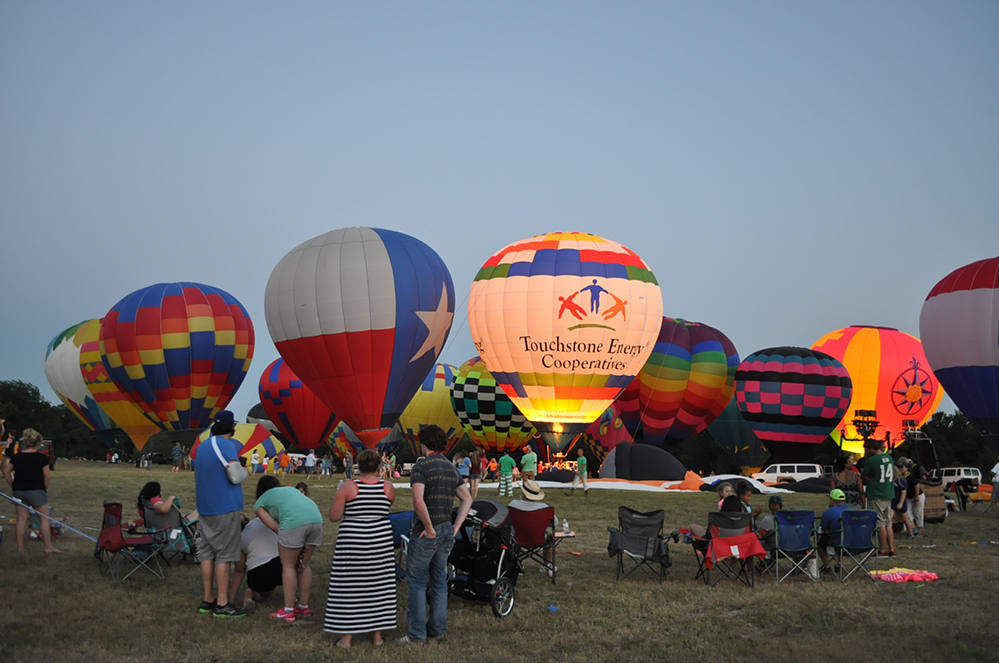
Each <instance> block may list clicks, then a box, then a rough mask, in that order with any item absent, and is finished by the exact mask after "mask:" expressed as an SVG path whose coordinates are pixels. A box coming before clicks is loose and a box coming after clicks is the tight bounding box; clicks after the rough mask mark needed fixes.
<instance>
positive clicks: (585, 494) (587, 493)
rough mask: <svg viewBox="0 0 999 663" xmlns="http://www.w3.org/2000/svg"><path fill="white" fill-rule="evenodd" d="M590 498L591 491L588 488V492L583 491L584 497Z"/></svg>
mask: <svg viewBox="0 0 999 663" xmlns="http://www.w3.org/2000/svg"><path fill="white" fill-rule="evenodd" d="M589 496H590V489H589V488H587V489H586V490H584V491H583V497H589Z"/></svg>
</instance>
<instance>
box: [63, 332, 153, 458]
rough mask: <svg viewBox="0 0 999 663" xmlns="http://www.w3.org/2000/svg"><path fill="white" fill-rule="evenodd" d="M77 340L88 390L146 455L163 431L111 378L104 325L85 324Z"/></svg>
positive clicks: (82, 372)
mask: <svg viewBox="0 0 999 663" xmlns="http://www.w3.org/2000/svg"><path fill="white" fill-rule="evenodd" d="M77 336H78V338H79V339H80V341H81V343H80V373H81V375H83V381H84V383H86V385H87V390H88V391H89V392H90V394H91V395H92V396H93V397H94V400H95V401H97V404H98V405H100V406H101V409H102V410H104V411H105V412H106V413H107V414H108V416H109V417H111V418H112V419H113V420H114V422H115V423H116V424H117V425H118V427H119V428H121V429H122V430H123V431H124V432H125V434H126V435H128V437H129V439H131V440H132V444H134V445H135V448H136V449H138V450H139V451H142V448H143V447H144V446H146V442H148V441H149V437H150V436H151V435H153V434H154V433H158V432H159V431H160V427H159V426H157V425H156V424H154V423H153V422H152V421H150V420H149V419H148V418H147V417H146V415H145V414H143V413H142V410H140V409H139V406H138V405H136V404H134V403H133V402H132V401H131V400H129V398H128V396H126V395H125V392H123V391H122V390H121V389H120V388H119V387H118V385H116V384H115V383H114V380H112V379H111V376H110V375H108V371H107V368H106V367H105V366H104V362H102V361H101V348H100V336H101V321H100V320H96V319H95V320H87V321H86V322H84V323H82V324H81V325H80V329H79V330H77Z"/></svg>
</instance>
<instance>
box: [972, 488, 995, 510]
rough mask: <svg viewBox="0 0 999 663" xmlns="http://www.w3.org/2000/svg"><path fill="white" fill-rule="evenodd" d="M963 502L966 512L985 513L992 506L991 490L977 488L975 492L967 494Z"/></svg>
mask: <svg viewBox="0 0 999 663" xmlns="http://www.w3.org/2000/svg"><path fill="white" fill-rule="evenodd" d="M965 504H966V507H965V509H966V511H967V512H968V513H975V512H979V513H987V512H988V511H989V510H990V509H991V508H992V492H991V491H984V490H982V489H981V488H979V489H978V491H977V492H974V493H969V494H968V496H967V499H966V501H965Z"/></svg>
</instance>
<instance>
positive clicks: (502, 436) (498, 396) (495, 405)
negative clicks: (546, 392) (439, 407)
mask: <svg viewBox="0 0 999 663" xmlns="http://www.w3.org/2000/svg"><path fill="white" fill-rule="evenodd" d="M451 407H452V408H454V413H455V414H456V415H457V416H458V420H459V421H460V422H461V425H462V426H463V427H464V429H465V432H466V433H468V437H469V438H470V439H471V440H472V442H473V443H474V444H475V446H477V447H481V448H483V449H485V450H486V451H491V452H495V453H500V454H501V453H503V451H516V450H518V449H522V448H524V445H525V444H527V443H528V442H530V440H531V438H532V437H533V436H534V426H532V425H531V422H529V421H528V420H527V419H525V418H524V415H523V414H521V412H520V410H518V409H517V406H516V405H514V404H513V401H511V400H510V398H509V397H508V396H507V395H506V393H505V392H504V391H503V388H502V387H501V386H500V385H499V384H497V382H496V378H494V377H493V376H492V373H490V372H489V369H487V368H486V364H485V363H484V362H483V361H482V359H480V358H479V357H472V358H471V359H469V360H468V361H466V362H465V363H464V364H462V365H461V366H459V367H458V371H457V372H456V373H455V375H454V381H453V383H452V386H451Z"/></svg>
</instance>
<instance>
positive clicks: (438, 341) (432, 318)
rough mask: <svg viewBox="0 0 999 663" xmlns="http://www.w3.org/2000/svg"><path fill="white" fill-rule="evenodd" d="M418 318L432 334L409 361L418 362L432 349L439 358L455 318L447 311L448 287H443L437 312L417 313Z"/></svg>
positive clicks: (428, 335)
mask: <svg viewBox="0 0 999 663" xmlns="http://www.w3.org/2000/svg"><path fill="white" fill-rule="evenodd" d="M416 316H417V317H418V318H419V319H420V321H421V322H422V323H423V324H424V325H426V327H427V329H428V330H429V332H430V333H429V334H427V339H426V340H425V341H423V345H421V346H420V349H419V350H417V351H416V354H415V355H413V358H412V359H410V360H409V361H410V362H414V361H416V360H417V359H419V358H420V357H422V356H423V355H425V354H426V353H427V351H428V350H430V349H431V348H433V349H434V353H435V355H436V356H438V357H439V356H440V354H441V350H442V349H443V348H444V337H445V336H447V332H448V330H449V329H451V319H452V318H453V317H454V313H451V312H450V311H448V310H447V286H444V285H442V286H441V300H440V303H439V304H438V305H437V310H436V311H416Z"/></svg>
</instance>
